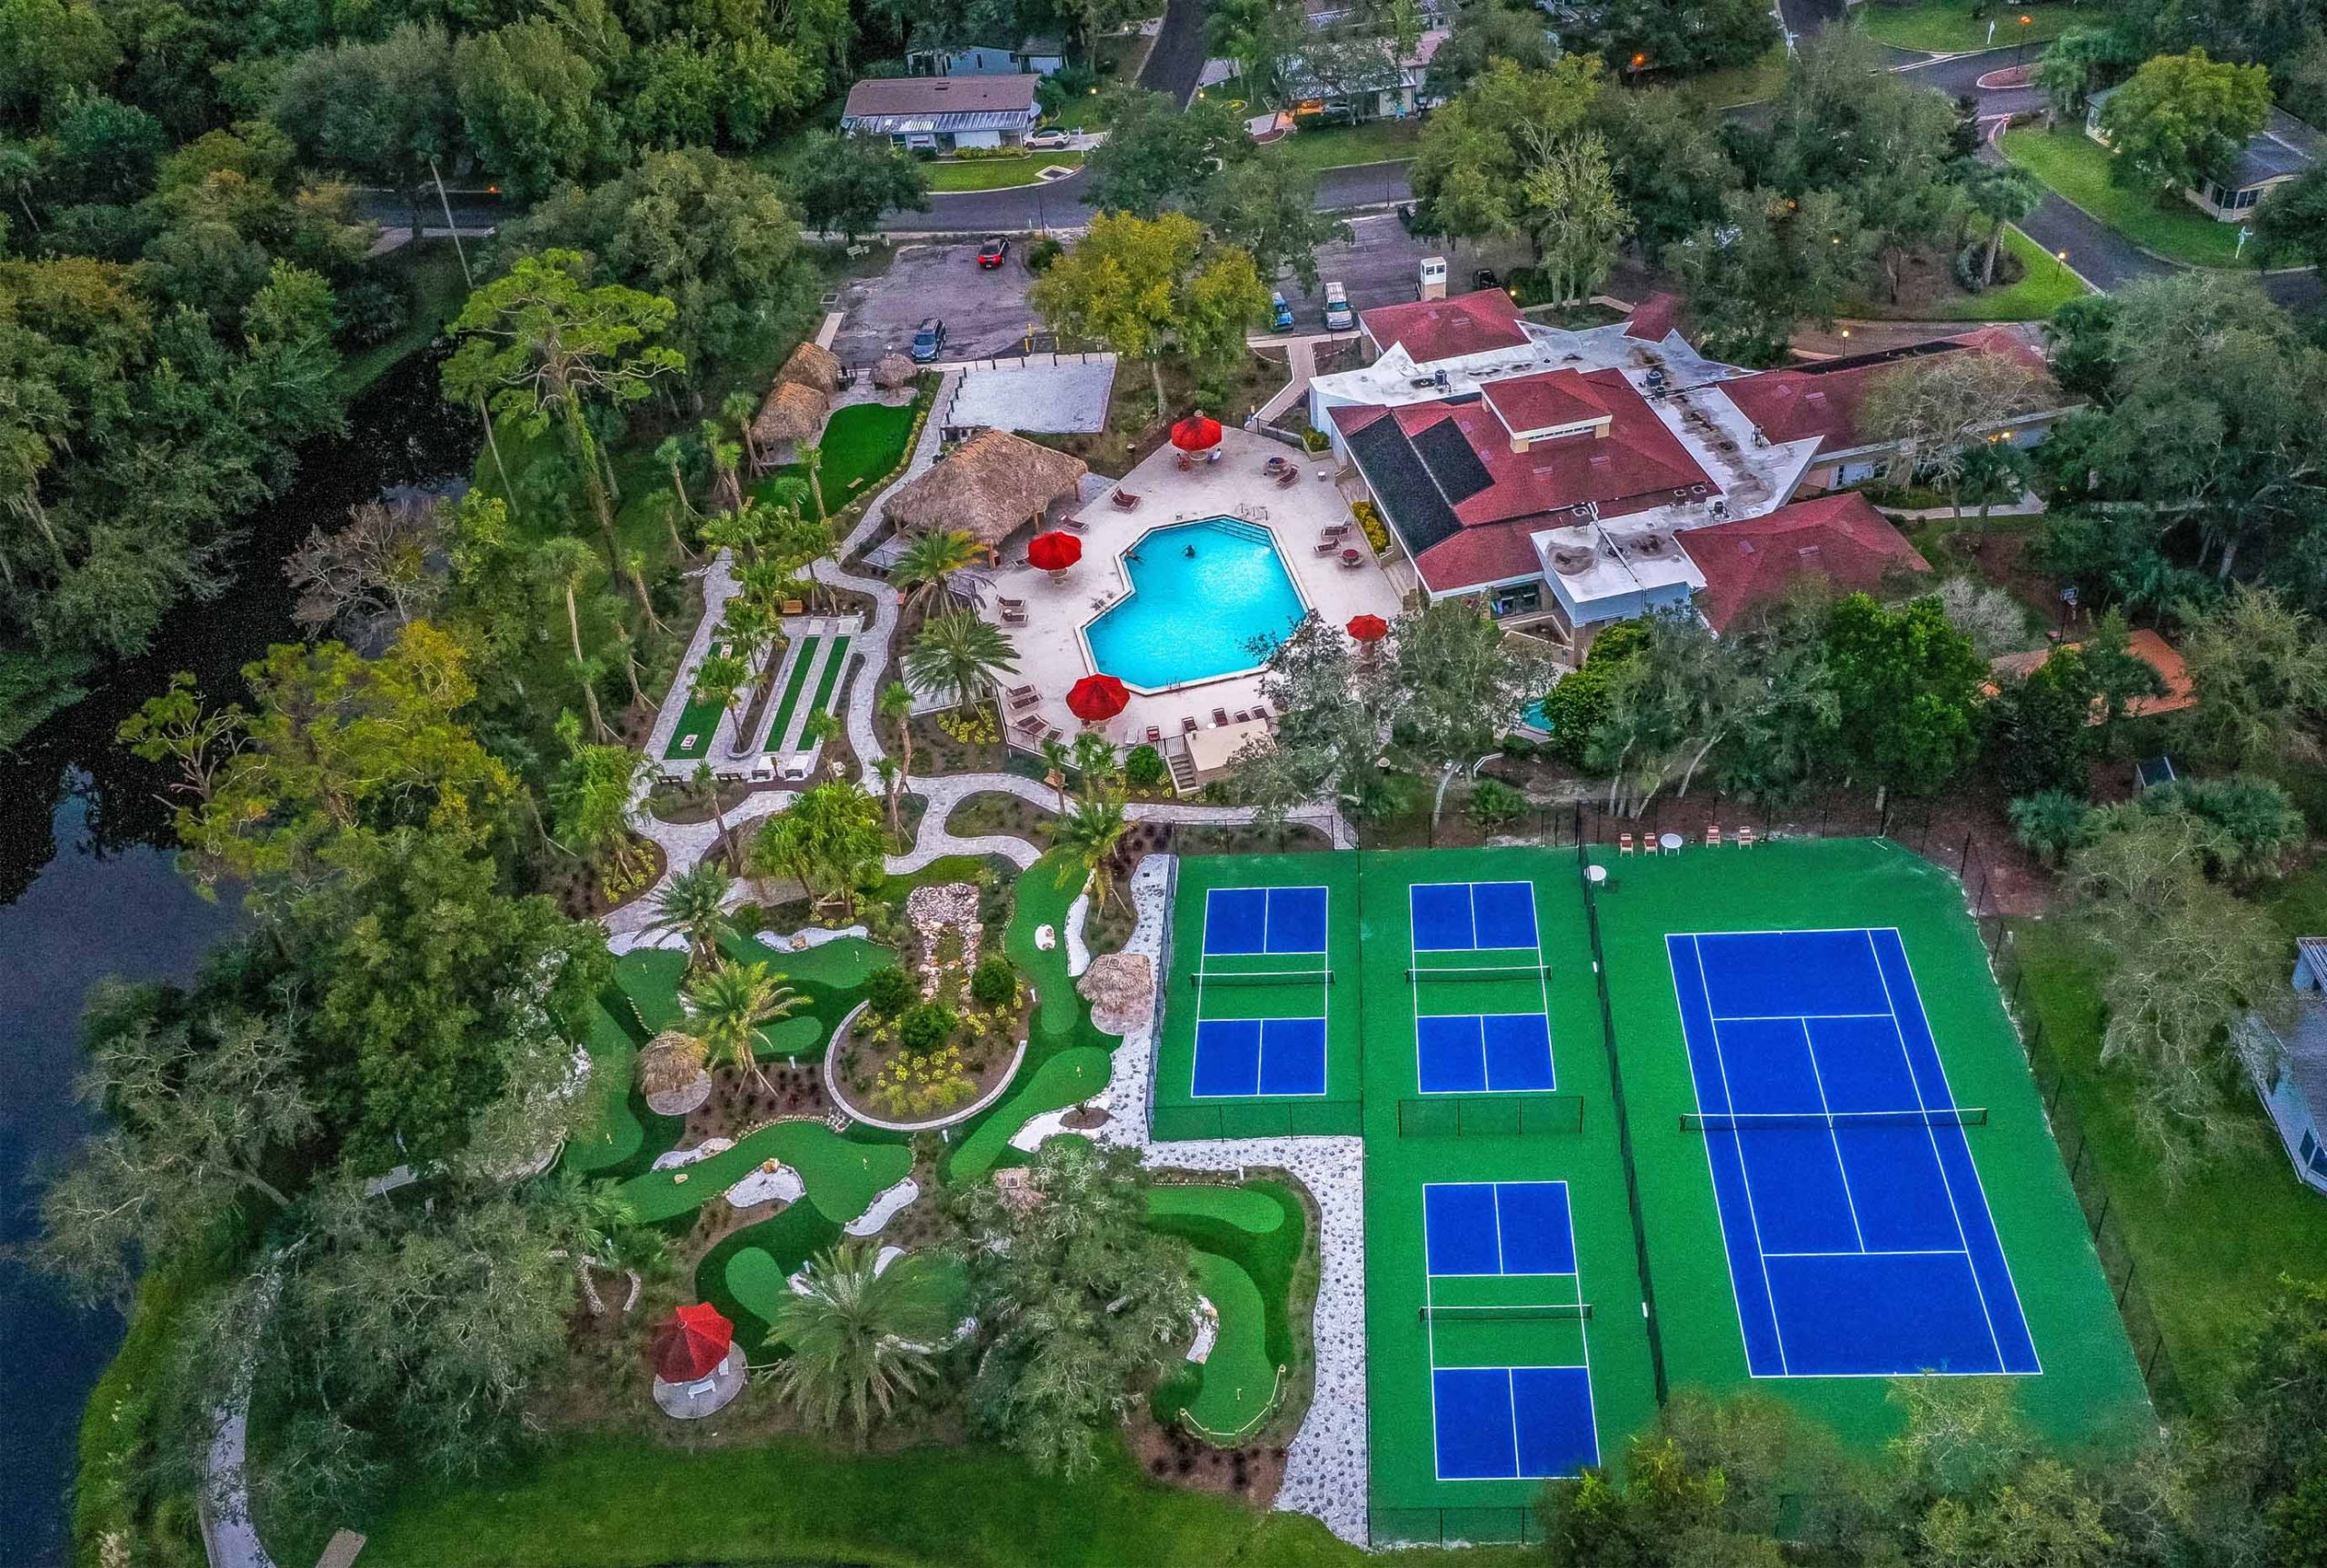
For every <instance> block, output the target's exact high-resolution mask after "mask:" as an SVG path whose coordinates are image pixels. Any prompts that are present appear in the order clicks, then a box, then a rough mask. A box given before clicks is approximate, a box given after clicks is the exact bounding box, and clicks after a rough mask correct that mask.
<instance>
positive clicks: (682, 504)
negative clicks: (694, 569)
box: [654, 435, 695, 564]
mask: <svg viewBox="0 0 2327 1568" xmlns="http://www.w3.org/2000/svg"><path fill="white" fill-rule="evenodd" d="M686 460H687V448H686V443H685V442H684V441H681V440H680V439H679V438H678V437H677V436H675V435H666V436H664V438H663V442H662V444H660V445H658V446H657V447H655V448H654V461H655V462H657V463H660V464H663V466H664V467H665V468H668V469H669V470H670V471H671V490H672V493H673V494H675V495H677V497H678V498H679V504H677V505H676V506H674V507H673V508H671V509H670V510H668V511H666V512H664V514H663V520H664V523H665V524H668V525H669V527H670V530H671V548H672V549H673V550H674V551H675V552H676V553H677V557H678V560H679V561H680V563H681V564H687V563H691V562H693V561H694V559H695V554H694V551H693V550H690V549H688V548H687V542H686V541H685V540H684V539H683V538H681V537H680V536H679V519H680V518H682V517H692V516H694V514H695V511H694V502H693V501H690V500H689V499H687V476H686Z"/></svg>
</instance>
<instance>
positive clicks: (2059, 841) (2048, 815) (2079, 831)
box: [2008, 789, 2092, 865]
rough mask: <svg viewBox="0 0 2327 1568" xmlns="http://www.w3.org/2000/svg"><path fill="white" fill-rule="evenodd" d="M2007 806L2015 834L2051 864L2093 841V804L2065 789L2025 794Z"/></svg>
mask: <svg viewBox="0 0 2327 1568" xmlns="http://www.w3.org/2000/svg"><path fill="white" fill-rule="evenodd" d="M2008 810H2009V814H2010V815H2011V817H2012V836H2013V837H2015V838H2017V839H2019V840H2020V842H2021V844H2022V846H2023V847H2025V848H2027V849H2028V850H2030V851H2031V852H2032V853H2033V854H2037V855H2040V856H2042V858H2043V859H2044V860H2045V861H2047V862H2048V863H2050V864H2054V865H2058V864H2060V863H2061V861H2062V859H2064V858H2065V857H2066V856H2067V855H2068V854H2069V852H2070V851H2071V850H2074V849H2082V847H2083V846H2084V845H2086V844H2090V843H2092V808H2091V807H2089V806H2087V805H2086V804H2084V802H2083V801H2082V800H2081V799H2079V798H2078V797H2077V796H2075V795H2072V794H2069V793H2068V792H2067V791H2066V790H2056V789H2054V790H2044V791H2042V792H2040V793H2038V794H2032V795H2022V797H2021V798H2020V799H2018V800H2016V801H2013V802H2012V804H2011V806H2010V807H2009V808H2008Z"/></svg>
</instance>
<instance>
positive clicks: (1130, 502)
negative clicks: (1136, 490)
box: [1113, 490, 1140, 512]
mask: <svg viewBox="0 0 2327 1568" xmlns="http://www.w3.org/2000/svg"><path fill="white" fill-rule="evenodd" d="M1113 499H1114V504H1115V509H1116V510H1117V511H1119V512H1129V511H1132V510H1134V509H1135V508H1136V507H1137V506H1138V505H1139V499H1140V498H1139V497H1138V496H1136V495H1134V494H1132V493H1131V492H1130V491H1128V490H1118V491H1116V492H1115V494H1114V497H1113Z"/></svg>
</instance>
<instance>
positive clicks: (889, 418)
mask: <svg viewBox="0 0 2327 1568" xmlns="http://www.w3.org/2000/svg"><path fill="white" fill-rule="evenodd" d="M922 407H923V399H921V398H918V397H916V398H915V399H914V401H913V402H911V403H907V404H900V405H898V406H896V407H894V408H892V407H890V406H889V405H888V404H883V403H852V404H849V405H848V406H847V407H846V408H843V409H840V410H838V411H837V412H835V413H834V414H833V416H832V418H831V419H830V420H829V421H827V422H826V423H825V425H824V437H823V439H822V440H820V441H819V442H817V445H818V446H819V447H820V448H822V450H823V452H824V466H823V467H822V468H820V469H818V470H817V473H816V477H817V481H818V483H819V484H822V486H823V487H824V505H825V507H826V508H827V509H828V510H830V511H833V512H838V511H839V510H841V508H843V507H844V506H846V505H847V504H849V503H850V502H852V501H854V500H856V499H857V498H858V497H859V496H860V495H862V494H866V493H867V489H866V487H867V486H869V485H873V484H879V483H880V482H881V481H882V480H883V479H884V478H886V477H887V476H888V475H889V474H890V472H891V471H892V470H894V468H895V467H896V466H897V464H900V463H903V462H904V460H905V444H906V443H907V442H908V441H910V440H911V439H912V438H913V425H914V415H916V414H919V413H920V411H921V409H922ZM784 479H797V480H799V481H800V482H801V483H802V484H806V483H807V480H808V470H807V468H806V467H805V466H804V465H803V464H797V463H787V464H784V466H783V467H781V468H778V469H777V470H775V472H774V473H773V474H769V475H768V476H767V478H765V479H764V480H762V481H761V482H760V484H759V486H758V493H759V495H760V498H761V499H762V500H770V499H773V496H772V495H771V494H770V492H771V490H772V489H773V488H774V485H775V484H776V483H777V482H778V481H780V480H784Z"/></svg>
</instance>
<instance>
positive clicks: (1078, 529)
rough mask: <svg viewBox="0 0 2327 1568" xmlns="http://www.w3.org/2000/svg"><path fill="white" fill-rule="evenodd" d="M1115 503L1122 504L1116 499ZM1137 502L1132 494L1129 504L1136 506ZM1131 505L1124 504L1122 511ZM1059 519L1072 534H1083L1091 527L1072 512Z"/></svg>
mask: <svg viewBox="0 0 2327 1568" xmlns="http://www.w3.org/2000/svg"><path fill="white" fill-rule="evenodd" d="M1118 494H1120V492H1118ZM1116 504H1118V505H1121V504H1122V503H1121V502H1120V501H1118V502H1117V503H1116ZM1138 504H1139V498H1138V497H1137V496H1134V497H1133V498H1132V503H1131V506H1136V505H1138ZM1131 506H1124V511H1126V512H1128V511H1130V510H1131ZM1059 521H1060V522H1062V523H1064V524H1066V526H1067V531H1068V532H1069V533H1073V534H1083V533H1087V532H1089V530H1090V527H1091V524H1088V523H1085V522H1084V520H1083V519H1082V518H1080V517H1077V516H1074V515H1073V514H1069V515H1067V516H1065V517H1062V518H1060V519H1059Z"/></svg>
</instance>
